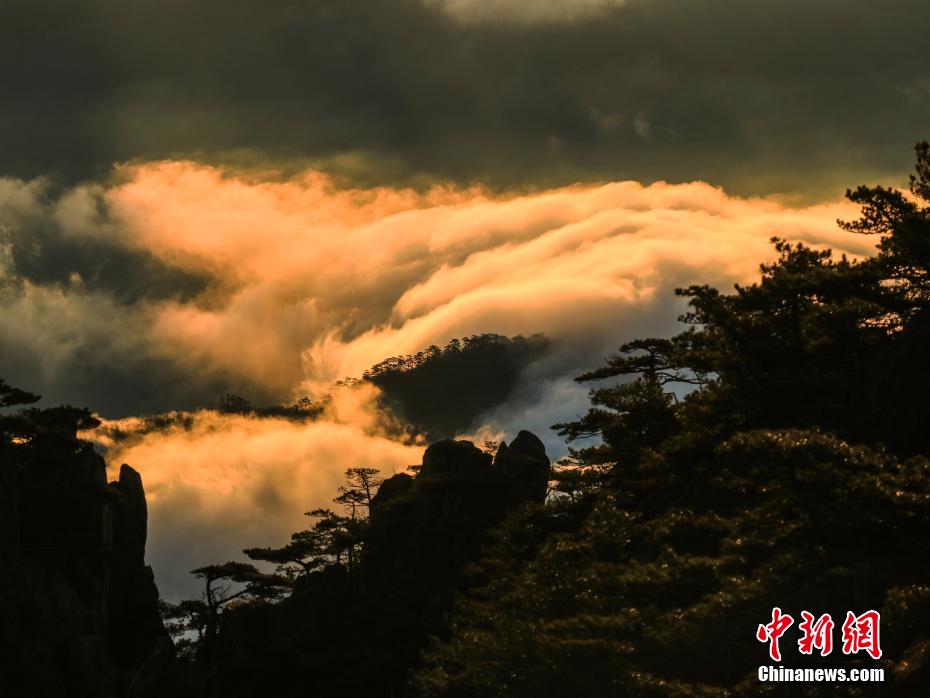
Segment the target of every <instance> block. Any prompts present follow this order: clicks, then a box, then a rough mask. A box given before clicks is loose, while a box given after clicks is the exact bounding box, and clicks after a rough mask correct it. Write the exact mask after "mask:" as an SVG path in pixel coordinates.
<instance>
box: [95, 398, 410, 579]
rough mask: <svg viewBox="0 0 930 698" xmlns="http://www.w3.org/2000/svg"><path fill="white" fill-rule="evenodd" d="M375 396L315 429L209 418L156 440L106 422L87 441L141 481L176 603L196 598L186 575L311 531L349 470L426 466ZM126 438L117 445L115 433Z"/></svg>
mask: <svg viewBox="0 0 930 698" xmlns="http://www.w3.org/2000/svg"><path fill="white" fill-rule="evenodd" d="M374 397H375V393H374V389H373V388H372V387H371V386H367V387H364V388H363V389H356V390H352V391H342V392H340V393H338V394H337V395H336V396H335V399H334V401H333V405H332V406H331V407H330V409H329V410H328V412H327V414H326V415H325V416H324V417H323V418H321V419H319V420H317V421H310V422H305V421H294V420H289V419H284V418H255V417H251V416H247V415H239V414H224V413H220V412H216V411H213V410H204V411H199V412H194V413H188V414H184V415H174V416H175V417H177V418H178V420H177V423H176V424H174V425H172V426H169V427H168V428H164V429H157V430H148V429H146V427H145V423H144V422H143V421H142V420H139V419H133V418H130V419H124V420H117V421H108V422H105V423H104V425H103V427H102V428H101V429H100V431H99V433H93V432H92V433H88V434H85V438H90V439H93V440H95V441H96V443H97V444H98V446H100V447H102V448H105V449H106V457H107V460H108V462H109V466H110V470H111V472H110V477H111V479H115V477H116V475H117V473H118V470H119V464H120V463H124V462H128V463H131V464H133V466H134V467H136V468H137V469H138V470H139V471H140V472H141V473H142V474H143V478H144V484H145V489H146V497H147V499H148V504H149V518H150V522H151V527H150V530H151V532H152V535H151V537H150V544H149V548H148V558H149V560H150V562H151V563H152V564H153V565H154V567H155V569H156V570H158V581H159V584H160V586H161V587H162V591H163V593H165V594H166V595H168V596H169V597H176V596H181V595H184V594H193V593H195V592H196V588H197V585H196V582H195V580H194V579H193V578H191V577H190V576H189V575H188V574H187V572H188V571H189V570H191V569H193V568H194V567H196V566H198V565H199V564H203V563H205V562H211V561H213V562H222V561H225V560H227V559H236V558H239V557H241V551H242V549H243V548H245V547H248V546H267V545H274V544H283V543H284V542H285V541H286V540H287V539H288V538H289V536H290V534H291V532H293V531H296V530H300V529H302V528H306V527H307V526H308V524H309V523H310V522H309V521H308V519H307V518H306V517H304V516H303V513H304V512H306V511H309V510H311V509H314V508H317V507H327V506H334V505H333V504H332V498H333V496H334V494H335V493H336V488H337V487H338V486H339V485H340V484H342V476H343V472H344V471H345V469H346V468H350V467H356V466H366V467H377V468H380V469H381V470H382V472H384V473H385V474H386V475H387V476H389V475H391V474H392V473H393V472H399V471H402V470H404V469H405V468H406V466H408V465H410V464H414V463H418V462H419V460H420V453H421V451H422V447H421V446H416V445H410V444H403V443H400V442H398V441H397V440H395V439H396V437H394V439H392V438H389V437H388V436H387V435H386V432H385V431H384V426H385V425H384V423H383V419H384V416H383V415H381V414H380V413H379V412H378V410H377V409H376V408H375V405H374ZM117 429H118V430H119V432H120V435H121V438H120V439H119V440H115V439H114V438H113V432H114V430H117Z"/></svg>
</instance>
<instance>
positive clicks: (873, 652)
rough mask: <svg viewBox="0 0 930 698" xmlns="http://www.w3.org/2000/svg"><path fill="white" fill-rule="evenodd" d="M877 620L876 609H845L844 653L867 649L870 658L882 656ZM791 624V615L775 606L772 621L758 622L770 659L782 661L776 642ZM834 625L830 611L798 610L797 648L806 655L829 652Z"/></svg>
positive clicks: (831, 646) (830, 650)
mask: <svg viewBox="0 0 930 698" xmlns="http://www.w3.org/2000/svg"><path fill="white" fill-rule="evenodd" d="M880 621H881V614H879V612H878V611H866V612H865V613H863V614H862V615H858V616H857V615H856V614H855V613H853V612H852V611H847V612H846V620H845V622H844V623H843V654H858V653H859V652H867V653H868V655H869V656H870V657H871V658H872V659H879V658H880V657H881V656H882V648H881V645H880V644H879V627H878V626H879V623H880ZM792 625H794V618H792V617H791V616H789V615H788V614H787V613H782V610H781V609H780V608H779V607H778V606H775V607H774V608H773V609H772V620H771V622H769V623H766V624H765V625H760V626H759V627H758V629H757V630H756V639H757V640H758V641H759V642H767V643H769V657H771V658H772V660H773V661H776V662H780V661H781V649H780V647H779V645H778V642H779V640H780V639H781V637H782V635H784V634H785V632H787V630H788V628H790V627H791V626H792ZM834 627H835V623H834V622H833V618H832V617H831V616H830V614H829V613H824V614H823V615H822V616H820V617H819V618H816V617H815V616H814V614H813V613H811V612H809V611H801V622H800V623H798V630H800V631H801V639H800V640H798V651H799V652H800V653H801V654H808V655H809V654H813V653H814V650H818V651H819V652H820V656H821V657H826V656H828V655H829V654H830V653H831V652H833V628H834Z"/></svg>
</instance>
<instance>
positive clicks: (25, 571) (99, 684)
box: [0, 431, 170, 698]
mask: <svg viewBox="0 0 930 698" xmlns="http://www.w3.org/2000/svg"><path fill="white" fill-rule="evenodd" d="M2 455H3V461H2V463H0V471H2V477H0V527H2V529H3V532H2V534H0V674H2V676H3V677H4V678H3V685H4V687H5V688H12V687H14V686H20V687H23V688H24V689H26V692H22V693H19V692H17V691H16V690H13V692H12V693H10V694H9V695H29V696H31V697H35V698H43V697H45V696H48V697H50V698H51V697H55V698H58V697H60V696H68V697H69V698H71V697H73V698H104V697H105V698H110V697H113V696H125V695H128V694H129V691H130V686H131V684H132V683H133V680H134V677H135V674H136V672H137V670H138V669H139V667H140V666H142V664H143V663H144V662H145V661H146V660H147V659H148V658H149V657H150V655H151V654H152V653H153V652H154V651H155V650H156V648H161V650H162V651H164V649H165V643H168V645H169V646H170V640H169V639H168V636H167V633H166V632H165V629H164V627H163V625H162V622H161V618H160V616H159V613H158V592H157V589H156V588H155V582H154V578H153V575H152V570H151V568H149V567H147V566H146V565H145V561H144V559H145V540H146V526H147V522H146V518H147V516H146V504H145V493H144V491H143V488H142V481H141V478H140V477H139V474H138V473H137V472H136V471H134V470H133V469H132V468H130V467H129V466H128V465H124V466H122V468H121V470H120V476H119V480H118V481H116V482H113V483H108V482H107V477H106V464H105V462H104V460H103V458H101V457H100V456H99V455H98V454H96V453H95V452H94V451H93V448H92V447H91V446H90V445H89V444H87V443H84V442H81V441H79V440H77V439H76V438H74V435H73V434H72V433H70V432H66V431H48V432H46V433H42V434H40V435H38V436H36V437H35V438H33V439H32V440H31V442H30V443H28V444H27V445H14V444H7V445H6V446H5V447H4V453H3V454H2Z"/></svg>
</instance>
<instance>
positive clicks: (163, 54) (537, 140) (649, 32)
mask: <svg viewBox="0 0 930 698" xmlns="http://www.w3.org/2000/svg"><path fill="white" fill-rule="evenodd" d="M928 13H930V8H928V6H927V4H926V3H925V2H921V1H919V0H890V1H889V2H884V3H875V2H870V1H867V0H850V1H848V2H844V3H835V2H821V3H813V4H812V3H810V2H801V1H800V0H788V1H786V0H760V1H758V2H751V3H748V2H747V3H733V2H722V1H721V0H694V1H692V2H681V1H680V0H628V1H627V2H614V1H613V0H565V1H563V2H557V1H556V0H534V1H533V2H519V1H518V0H340V1H338V2H334V1H333V0H303V1H302V2H299V3H296V2H293V0H261V1H259V0H245V1H244V2H237V3H235V4H232V5H231V4H230V3H228V2H220V0H200V1H198V2H197V3H193V4H192V3H190V2H181V1H180V0H139V1H138V2H133V3H114V2H107V1H105V0H76V1H75V2H70V3H67V4H62V3H60V2H54V1H53V0H7V1H6V2H4V4H3V8H2V9H0V61H2V62H3V65H7V66H14V67H11V68H10V69H9V70H7V71H5V72H4V77H3V90H4V95H5V97H6V100H5V106H4V109H3V111H2V113H0V175H3V174H6V175H10V176H17V177H19V178H25V179H31V178H33V177H36V176H43V175H50V176H54V177H56V178H57V179H59V180H60V181H68V182H75V181H79V180H85V179H88V178H95V177H99V176H103V175H106V174H107V173H108V172H109V170H110V168H111V166H112V165H113V163H115V162H126V161H134V162H137V161H148V160H153V159H163V158H171V159H195V160H198V161H199V162H203V163H212V164H229V163H237V164H239V165H241V166H243V167H252V168H258V169H261V168H269V167H271V168H275V169H286V170H287V171H289V172H291V173H293V172H298V171H301V170H304V169H307V168H308V167H314V168H317V169H324V170H327V171H330V172H336V173H339V174H341V175H344V176H347V177H350V178H352V179H353V180H354V181H356V182H357V183H362V184H372V183H377V184H390V185H392V186H397V185H401V184H415V185H417V186H419V187H421V188H425V187H428V186H430V185H431V184H432V183H435V182H437V181H444V182H455V183H457V184H458V185H459V186H463V185H466V186H467V185H468V184H470V183H473V182H476V181H480V182H483V183H485V184H488V185H490V186H494V187H495V188H498V189H512V188H524V189H529V188H544V187H553V186H561V185H565V184H568V183H572V182H577V181H584V182H592V181H604V180H618V179H636V180H638V181H652V180H656V179H667V180H671V181H690V180H694V179H701V180H705V181H713V182H716V183H719V184H721V185H724V186H726V187H727V189H728V190H729V191H732V192H739V193H746V194H767V193H771V192H773V191H781V192H787V193H792V194H795V195H803V196H806V197H814V198H816V197H824V196H832V195H834V194H835V193H836V192H838V191H840V190H841V189H842V188H843V187H845V186H848V185H855V184H858V183H859V180H860V179H862V178H867V179H871V178H873V177H875V176H878V175H881V176H885V175H890V174H897V173H899V172H901V171H903V169H904V168H905V167H906V166H907V164H908V160H909V153H908V147H909V146H910V145H911V144H912V143H913V142H914V141H915V140H917V139H918V138H923V137H926V136H927V133H926V124H927V118H928V116H930V102H928V101H927V100H926V99H919V98H917V97H919V94H920V93H921V91H920V85H921V84H923V82H922V81H925V80H926V77H927V75H928V74H930V55H928V53H927V52H926V51H923V50H922V46H923V43H924V35H923V32H922V28H923V26H925V24H926V20H927V19H928V18H930V17H928ZM463 18H465V19H469V20H475V19H477V20H480V21H462V19H463ZM902 18H906V20H907V21H902ZM915 95H916V96H917V97H915ZM605 117H606V119H605ZM605 125H608V127H607V128H605Z"/></svg>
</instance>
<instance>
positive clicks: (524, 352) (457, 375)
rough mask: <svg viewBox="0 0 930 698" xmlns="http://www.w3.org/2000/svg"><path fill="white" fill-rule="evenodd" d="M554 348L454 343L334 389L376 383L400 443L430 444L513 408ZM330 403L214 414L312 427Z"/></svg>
mask: <svg viewBox="0 0 930 698" xmlns="http://www.w3.org/2000/svg"><path fill="white" fill-rule="evenodd" d="M549 346H550V340H549V339H547V338H546V337H544V336H543V335H538V334H537V335H533V336H531V337H523V336H519V335H518V336H516V337H504V336H502V335H498V334H481V335H474V336H471V337H465V338H463V339H453V340H452V341H450V342H449V343H448V344H447V345H446V346H445V347H441V348H440V347H437V346H430V347H428V348H427V349H425V350H423V351H421V352H418V353H416V354H410V355H406V356H395V357H391V358H388V359H385V360H383V361H380V362H379V363H377V364H375V365H374V366H373V367H371V368H370V369H368V370H367V371H365V373H363V374H362V376H361V378H346V379H345V380H342V381H339V382H338V383H336V384H335V386H334V390H344V389H352V388H353V387H354V386H357V385H360V384H364V383H371V384H373V385H375V386H377V387H378V388H379V389H380V391H381V392H380V396H379V401H380V407H381V408H382V409H384V410H386V411H387V412H390V413H391V414H393V415H395V416H397V417H399V418H400V422H399V423H398V424H397V427H398V428H397V433H396V434H395V435H396V436H397V437H398V438H402V437H403V436H404V435H405V434H406V433H407V431H408V430H409V431H410V432H411V433H413V434H418V435H419V434H422V435H425V436H426V438H427V440H428V441H436V440H439V439H444V438H451V437H454V436H456V435H457V434H462V433H468V431H469V430H470V429H471V428H472V427H473V426H475V424H474V422H475V420H476V419H477V418H478V417H480V416H481V415H482V414H484V413H487V412H489V411H490V410H492V409H494V408H496V407H500V406H501V405H503V404H505V403H506V402H507V399H508V398H509V397H510V395H511V394H512V393H513V390H514V389H515V388H516V386H517V382H518V380H519V377H520V374H521V373H522V372H523V370H524V369H525V368H526V367H527V366H528V365H529V364H530V363H532V362H533V361H535V360H536V359H538V358H540V357H541V356H542V355H543V354H544V353H545V352H546V350H547V349H548V348H549ZM331 399H332V396H331V395H325V396H323V397H321V398H319V399H316V400H311V399H310V398H309V397H303V398H301V399H300V400H298V401H297V402H295V403H294V404H291V405H273V406H255V405H252V404H251V403H250V402H249V400H247V399H246V398H244V397H242V396H239V395H234V394H232V393H226V394H224V395H222V396H221V397H220V398H219V400H217V402H216V404H215V408H216V409H217V410H218V411H220V412H223V413H226V414H241V415H246V416H249V417H254V418H259V419H260V418H264V417H272V418H282V419H292V420H296V421H308V420H314V419H318V418H320V416H321V415H323V414H324V413H325V410H326V407H327V405H328V404H329V403H330V401H331ZM194 422H195V414H194V413H191V412H168V413H164V414H156V415H149V416H145V417H140V418H138V419H135V420H132V425H131V427H130V428H129V429H125V428H124V426H123V425H121V424H120V423H119V422H111V423H108V424H107V425H106V426H105V427H104V429H105V431H106V435H107V436H108V437H109V438H110V439H112V440H114V441H122V440H125V439H132V438H137V437H138V436H140V435H143V434H146V433H149V432H153V431H164V430H167V429H172V428H181V429H189V428H191V427H192V426H193V424H194Z"/></svg>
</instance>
